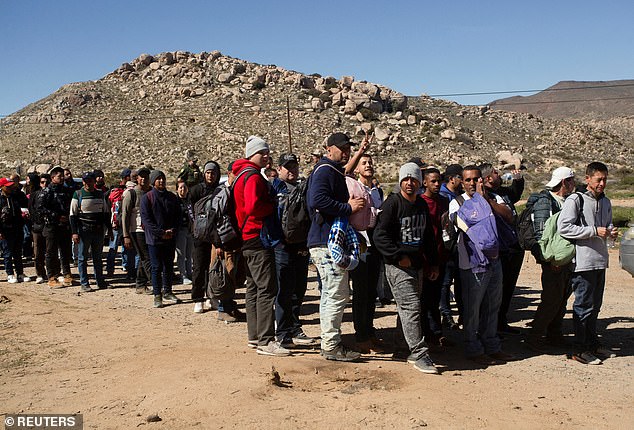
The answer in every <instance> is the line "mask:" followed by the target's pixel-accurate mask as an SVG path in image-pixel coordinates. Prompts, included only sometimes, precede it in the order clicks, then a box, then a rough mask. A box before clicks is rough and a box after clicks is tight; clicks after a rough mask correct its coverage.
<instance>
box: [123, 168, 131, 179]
mask: <svg viewBox="0 0 634 430" xmlns="http://www.w3.org/2000/svg"><path fill="white" fill-rule="evenodd" d="M131 174H132V170H130V169H123V170H122V171H121V175H120V176H121V178H122V179H123V178H127V177H128V176H130V175H131Z"/></svg>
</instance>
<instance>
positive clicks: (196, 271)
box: [192, 239, 212, 302]
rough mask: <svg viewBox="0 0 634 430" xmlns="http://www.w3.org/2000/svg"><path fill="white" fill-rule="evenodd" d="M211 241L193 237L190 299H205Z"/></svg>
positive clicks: (200, 300) (197, 300)
mask: <svg viewBox="0 0 634 430" xmlns="http://www.w3.org/2000/svg"><path fill="white" fill-rule="evenodd" d="M211 248H212V245H211V243H208V242H202V241H200V240H197V239H194V249H193V250H192V266H193V267H192V300H193V301H194V302H203V301H205V291H206V290H207V282H208V280H209V265H210V264H211Z"/></svg>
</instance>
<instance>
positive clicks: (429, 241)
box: [374, 163, 438, 374]
mask: <svg viewBox="0 0 634 430" xmlns="http://www.w3.org/2000/svg"><path fill="white" fill-rule="evenodd" d="M421 184H422V175H421V171H420V168H419V167H418V166H417V165H416V164H415V163H406V164H404V165H403V166H401V169H400V171H399V185H400V192H399V193H393V194H391V195H390V196H389V197H388V199H387V200H386V201H385V203H383V205H382V206H381V209H382V211H381V213H380V214H379V217H378V221H377V225H376V228H375V230H374V244H375V245H376V248H377V250H378V251H379V252H380V253H381V254H382V255H383V258H384V259H385V276H386V278H387V281H388V283H389V285H390V288H391V289H392V294H393V295H394V299H395V300H396V306H397V310H398V319H397V330H401V327H399V326H402V330H403V335H404V336H405V341H406V342H407V345H408V346H409V349H410V356H409V357H408V358H407V361H408V362H409V363H412V364H414V368H415V369H417V370H419V371H421V372H423V373H432V374H437V373H438V369H436V366H435V365H434V362H433V361H432V360H431V358H430V357H429V353H428V348H427V344H426V343H425V338H424V335H423V329H422V325H421V318H422V315H421V303H420V297H421V293H422V285H423V271H422V268H423V262H424V261H426V262H427V264H428V266H429V267H430V270H429V273H427V274H426V276H427V278H429V279H430V280H431V281H434V280H436V278H438V252H437V250H436V244H435V240H434V230H433V227H432V224H431V222H430V218H429V210H428V208H427V204H426V203H425V201H424V200H423V199H422V197H420V196H419V195H418V190H419V189H420V186H421ZM423 254H424V256H425V257H424V258H425V260H424V259H423Z"/></svg>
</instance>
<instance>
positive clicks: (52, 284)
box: [48, 276, 64, 288]
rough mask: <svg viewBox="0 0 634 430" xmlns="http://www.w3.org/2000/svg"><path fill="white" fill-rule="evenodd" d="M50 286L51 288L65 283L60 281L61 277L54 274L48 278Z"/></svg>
mask: <svg viewBox="0 0 634 430" xmlns="http://www.w3.org/2000/svg"><path fill="white" fill-rule="evenodd" d="M48 286H49V287H50V288H61V287H63V286H64V285H63V284H62V283H61V282H59V279H57V278H56V277H54V276H52V277H50V278H49V279H48Z"/></svg>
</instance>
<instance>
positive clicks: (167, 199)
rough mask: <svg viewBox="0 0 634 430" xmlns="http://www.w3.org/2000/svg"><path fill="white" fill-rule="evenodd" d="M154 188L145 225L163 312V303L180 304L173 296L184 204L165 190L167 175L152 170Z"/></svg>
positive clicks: (145, 206) (145, 204)
mask: <svg viewBox="0 0 634 430" xmlns="http://www.w3.org/2000/svg"><path fill="white" fill-rule="evenodd" d="M150 184H152V185H153V186H154V188H153V189H152V190H151V191H149V192H147V193H145V194H144V195H143V197H142V198H141V221H142V223H143V229H144V230H145V242H146V243H147V247H148V251H149V254H150V261H151V263H152V289H153V293H154V307H155V308H162V307H163V301H165V302H167V303H180V300H179V299H178V298H177V297H176V296H175V295H174V293H172V280H173V278H174V255H175V253H176V238H175V234H176V228H177V227H178V222H179V220H180V203H179V202H178V197H176V195H175V194H173V193H171V192H169V191H167V189H166V188H165V174H164V173H163V172H161V171H160V170H152V172H151V173H150ZM161 291H162V292H163V294H161Z"/></svg>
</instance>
